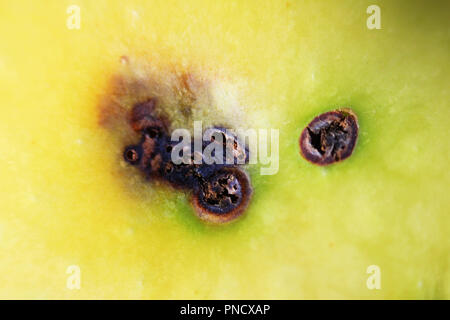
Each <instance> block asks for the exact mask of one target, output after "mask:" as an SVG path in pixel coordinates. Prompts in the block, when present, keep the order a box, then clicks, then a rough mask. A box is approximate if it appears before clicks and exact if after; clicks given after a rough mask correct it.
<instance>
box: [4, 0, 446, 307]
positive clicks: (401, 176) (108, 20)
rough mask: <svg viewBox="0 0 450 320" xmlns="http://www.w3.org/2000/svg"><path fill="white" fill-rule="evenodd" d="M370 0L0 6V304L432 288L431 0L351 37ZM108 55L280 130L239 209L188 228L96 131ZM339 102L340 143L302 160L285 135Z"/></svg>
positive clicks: (109, 68)
mask: <svg viewBox="0 0 450 320" xmlns="http://www.w3.org/2000/svg"><path fill="white" fill-rule="evenodd" d="M372 2H373V1H292V0H290V1H257V0H254V1H227V0H218V1H207V0H203V1H201V0H193V1H178V0H174V1H167V0H161V1H159V0H156V1H112V0H111V1H79V0H74V1H45V3H44V2H37V1H6V0H2V1H1V2H0V34H1V38H2V41H1V42H0V101H1V107H0V148H1V150H2V152H1V153H0V178H1V179H0V252H1V258H0V298H3V299H5V298H25V299H36V298H42V299H54V298H63V299H80V298H88V299H94V298H106V299H110V298H121V299H134V298H136V299H228V298H234V299H260V298H263V299H304V298H307V299H316V298H326V299H341V298H346V299H359V298H363V299H395V298H404V299H449V298H450V285H449V284H450V277H449V275H450V272H449V265H450V257H449V252H450V250H449V249H450V240H449V237H448V231H449V227H450V223H449V222H450V221H449V215H448V213H449V212H450V200H449V197H448V193H449V185H450V170H448V159H449V158H450V139H449V129H448V125H449V123H448V119H450V108H449V107H450V106H449V101H450V96H449V90H448V84H449V81H450V70H449V69H450V68H449V60H448V52H449V34H448V29H449V22H448V17H447V13H448V11H449V5H448V1H442V2H433V3H429V2H427V1H395V2H394V1H376V2H377V4H378V5H379V6H380V8H381V19H382V20H381V21H382V22H381V24H382V28H381V29H380V30H369V29H367V27H366V19H367V18H368V16H369V15H368V14H367V13H366V9H367V7H368V6H369V5H371V4H373V3H372ZM70 5H77V6H79V8H80V10H81V11H80V14H81V16H80V17H81V25H80V27H81V28H80V29H69V28H68V27H67V19H68V18H69V16H70V13H67V8H68V7H69V6H70ZM123 56H127V57H129V58H130V59H131V61H137V60H139V61H146V62H147V63H148V64H149V65H156V66H158V67H160V68H162V69H168V68H169V67H168V66H173V70H178V71H180V72H183V71H184V70H185V69H186V70H196V71H197V72H199V73H200V74H201V75H204V77H205V78H208V79H211V78H215V77H217V78H219V79H220V81H219V82H220V83H223V84H224V86H225V87H226V88H228V87H229V88H232V89H230V92H229V91H226V92H225V93H224V103H225V102H226V101H228V99H238V100H239V104H240V105H242V106H246V109H245V117H246V119H247V120H246V121H248V122H249V123H250V124H251V125H254V126H256V127H257V128H278V129H279V130H280V164H279V172H278V173H277V174H276V175H273V176H261V175H259V174H258V170H253V171H252V170H251V174H252V183H253V187H254V197H253V200H252V203H251V205H250V208H249V209H248V212H247V213H246V215H245V217H243V218H242V219H240V220H239V221H237V222H236V223H233V224H231V225H227V226H210V225H205V224H204V223H202V222H201V221H200V220H199V219H197V218H196V216H195V213H194V212H193V210H192V208H191V206H190V204H189V195H188V194H184V193H181V192H178V191H174V190H172V189H171V188H170V187H168V186H165V185H158V184H152V183H149V182H148V181H145V179H143V178H142V176H140V175H139V174H138V173H137V172H136V171H135V170H133V169H132V168H129V167H128V166H126V165H125V163H124V162H123V160H122V158H121V152H122V150H123V147H124V145H123V143H124V141H123V139H119V138H118V137H117V136H115V135H114V134H112V133H111V130H108V129H105V127H104V126H102V125H100V124H99V104H100V102H101V101H102V99H104V98H105V96H107V95H108V94H109V89H110V87H109V84H110V80H111V78H112V77H114V76H115V75H116V74H117V73H118V72H120V68H121V63H122V62H123V60H122V61H121V59H120V57H123ZM227 94H229V95H230V97H229V98H227ZM338 107H351V108H352V109H353V110H354V111H355V112H356V113H357V115H358V119H359V121H360V122H359V125H360V136H359V141H358V144H357V146H356V149H355V152H354V154H353V155H352V156H351V157H350V158H349V159H347V160H345V161H343V162H342V163H340V164H336V165H333V166H330V167H326V168H321V167H317V166H314V165H312V164H309V163H307V162H306V161H304V160H303V159H302V158H301V156H300V155H299V148H298V137H299V135H300V132H301V131H302V129H303V128H304V126H306V125H307V124H308V122H309V121H311V119H312V118H314V116H316V115H317V114H319V113H321V112H324V111H328V110H333V109H336V108H338ZM118 130H119V134H118V136H121V131H120V130H121V129H118ZM122 130H127V129H126V128H123V129H122ZM73 265H75V266H78V267H79V268H80V269H79V270H80V272H81V282H80V289H69V288H68V287H67V281H68V280H70V276H71V274H68V273H66V272H67V271H68V267H69V266H73ZM371 265H376V266H379V268H380V274H381V289H379V290H377V289H375V290H369V289H368V287H367V285H366V282H367V279H368V277H369V276H370V274H367V273H366V271H367V268H368V267H369V266H371ZM69 287H70V286H69Z"/></svg>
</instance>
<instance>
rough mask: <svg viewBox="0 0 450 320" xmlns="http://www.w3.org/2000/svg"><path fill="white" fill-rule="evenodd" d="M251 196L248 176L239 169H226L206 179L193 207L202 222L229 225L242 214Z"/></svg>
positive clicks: (197, 192)
mask: <svg viewBox="0 0 450 320" xmlns="http://www.w3.org/2000/svg"><path fill="white" fill-rule="evenodd" d="M251 196H252V188H251V185H250V180H249V178H248V176H247V174H246V173H245V172H244V171H242V170H241V169H239V168H237V167H226V168H222V169H220V170H218V171H216V172H214V173H213V174H211V176H209V177H207V178H205V179H202V181H201V184H200V187H199V188H198V190H196V192H194V195H193V198H192V204H193V206H194V208H195V210H196V212H197V215H198V216H199V218H200V219H202V220H204V221H207V222H211V223H225V222H229V221H232V220H234V219H236V218H237V217H239V216H240V215H242V213H243V212H244V211H245V209H246V208H247V206H248V204H249V202H250V198H251Z"/></svg>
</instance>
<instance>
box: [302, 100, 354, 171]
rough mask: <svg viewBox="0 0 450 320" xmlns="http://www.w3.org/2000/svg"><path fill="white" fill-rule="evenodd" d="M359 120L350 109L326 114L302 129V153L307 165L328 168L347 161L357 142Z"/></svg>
mask: <svg viewBox="0 0 450 320" xmlns="http://www.w3.org/2000/svg"><path fill="white" fill-rule="evenodd" d="M358 130H359V127H358V119H357V117H356V115H355V113H354V112H353V111H352V110H350V109H339V110H335V111H330V112H326V113H323V114H321V115H319V116H317V117H316V118H314V119H313V120H312V121H311V122H310V123H309V124H308V126H307V127H306V128H305V129H303V132H302V134H301V136H300V142H299V143H300V152H301V155H302V156H303V157H304V158H305V159H306V160H308V161H310V162H312V163H314V164H317V165H328V164H332V163H334V162H338V161H341V160H344V159H346V158H348V157H349V156H350V155H351V154H352V153H353V149H354V148H355V145H356V141H357V138H358Z"/></svg>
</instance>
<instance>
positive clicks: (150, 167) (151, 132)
mask: <svg viewBox="0 0 450 320" xmlns="http://www.w3.org/2000/svg"><path fill="white" fill-rule="evenodd" d="M156 106H157V100H156V99H149V100H147V101H145V102H143V103H138V104H136V105H135V106H134V107H133V108H132V110H131V113H130V116H129V120H130V125H131V127H132V128H133V130H134V131H135V132H137V133H139V134H140V135H141V140H140V142H139V144H137V145H130V146H127V147H125V150H124V152H123V157H124V159H125V161H126V162H128V163H130V164H132V165H135V166H137V167H138V168H139V169H140V170H141V171H142V172H144V173H145V175H146V176H147V177H149V178H153V179H162V180H164V181H166V182H168V183H169V184H170V185H172V186H173V187H175V188H176V189H181V190H186V191H190V192H191V193H192V205H193V207H194V209H195V210H196V212H197V215H198V217H199V218H200V219H202V220H204V221H207V222H210V223H226V222H230V221H233V220H235V219H236V218H237V217H239V216H241V215H242V213H243V212H244V211H245V209H246V208H247V207H248V204H249V202H250V198H251V195H252V188H251V183H250V179H249V177H248V175H247V174H246V173H245V171H243V169H241V168H240V166H239V164H245V163H247V160H248V158H249V155H248V149H247V148H246V147H245V146H244V145H242V144H241V143H240V141H239V140H238V138H237V137H236V136H235V135H233V134H230V133H229V132H228V131H226V129H225V128H224V127H213V128H209V129H208V130H212V132H213V133H214V135H213V136H216V137H217V135H218V134H219V135H220V137H221V138H222V139H220V140H222V143H223V146H224V147H226V146H228V147H230V148H231V149H230V150H231V156H232V159H231V160H232V161H228V162H227V161H226V160H227V159H226V153H225V152H224V155H223V157H224V158H223V161H222V163H213V164H207V163H205V162H202V163H194V162H193V161H190V162H189V163H180V164H176V163H174V162H173V161H172V157H171V152H172V149H173V148H174V146H175V145H176V144H177V143H178V142H176V141H171V137H170V134H169V132H168V129H167V125H166V123H165V121H164V120H163V119H161V118H160V117H158V116H157V115H156V113H155V108H156ZM211 140H212V141H210V142H213V143H214V142H217V141H215V138H213V137H212V139H211ZM206 146H207V144H206V143H205V142H204V144H203V146H202V147H203V148H205V147H206ZM190 148H191V151H192V152H191V154H192V158H193V157H194V152H193V150H194V146H193V142H192V144H191V146H190ZM191 160H193V159H191ZM228 160H229V159H228Z"/></svg>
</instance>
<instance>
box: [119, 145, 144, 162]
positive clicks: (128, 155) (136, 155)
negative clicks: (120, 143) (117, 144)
mask: <svg viewBox="0 0 450 320" xmlns="http://www.w3.org/2000/svg"><path fill="white" fill-rule="evenodd" d="M141 155H142V148H141V147H140V146H128V147H126V148H125V151H124V152H123V158H124V159H125V161H126V162H128V163H130V164H133V165H134V164H137V163H139V160H141Z"/></svg>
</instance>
